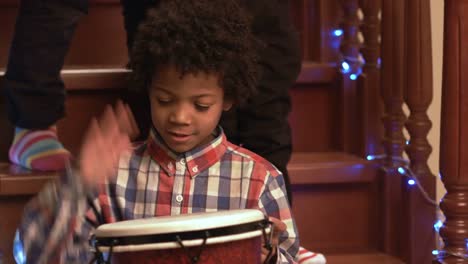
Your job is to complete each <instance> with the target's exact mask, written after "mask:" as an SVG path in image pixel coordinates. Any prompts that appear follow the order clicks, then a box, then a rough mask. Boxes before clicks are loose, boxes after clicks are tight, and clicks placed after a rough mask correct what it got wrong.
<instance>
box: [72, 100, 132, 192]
mask: <svg viewBox="0 0 468 264" xmlns="http://www.w3.org/2000/svg"><path fill="white" fill-rule="evenodd" d="M138 133H139V131H138V127H137V125H136V122H135V119H134V117H133V114H132V112H131V110H130V108H129V107H128V105H126V104H123V103H122V102H121V101H118V102H117V104H116V106H115V108H112V107H111V106H106V109H105V110H104V113H103V115H102V117H101V118H100V119H99V120H97V119H95V118H93V119H92V120H91V123H90V125H89V128H88V131H87V132H86V134H85V137H84V139H83V143H82V145H81V151H80V160H79V166H80V170H81V177H82V178H83V180H84V182H85V184H87V185H89V186H96V185H98V184H101V183H104V182H105V181H106V179H109V178H111V177H115V176H116V173H117V168H118V165H119V159H120V156H121V154H122V153H124V152H129V151H131V139H132V138H135V137H136V136H138Z"/></svg>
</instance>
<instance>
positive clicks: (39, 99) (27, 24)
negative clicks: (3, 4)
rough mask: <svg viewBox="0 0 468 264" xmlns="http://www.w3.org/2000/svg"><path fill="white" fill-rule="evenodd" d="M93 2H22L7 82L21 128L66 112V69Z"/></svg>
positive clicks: (12, 112) (10, 104) (9, 104)
mask: <svg viewBox="0 0 468 264" xmlns="http://www.w3.org/2000/svg"><path fill="white" fill-rule="evenodd" d="M87 5H88V3H87V1H86V0H74V1H72V0H65V1H64V0H61V1H60V0H56V1H53V0H48V1H38V0H23V1H21V5H20V10H19V14H18V18H17V21H16V27H15V34H14V37H13V41H12V44H11V48H10V57H9V61H8V65H7V71H6V74H5V79H4V83H3V85H4V91H5V95H6V98H7V109H8V116H9V119H10V121H11V122H12V123H13V124H14V125H15V126H18V127H22V128H28V129H44V128H47V127H49V126H50V125H52V124H54V123H55V122H56V121H57V120H59V119H60V118H62V117H63V116H64V100H65V90H64V85H63V82H62V80H61V78H60V70H61V69H62V67H63V63H64V58H65V55H66V53H67V51H68V48H69V45H70V41H71V39H72V36H73V32H74V30H75V28H76V25H77V23H78V20H79V18H80V17H81V16H82V15H83V14H85V13H86V12H87Z"/></svg>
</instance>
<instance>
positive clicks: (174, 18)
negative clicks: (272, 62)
mask: <svg viewBox="0 0 468 264" xmlns="http://www.w3.org/2000/svg"><path fill="white" fill-rule="evenodd" d="M250 23H251V18H250V17H249V15H248V14H247V13H246V12H245V11H244V10H243V9H242V7H240V6H239V4H238V3H237V2H236V0H162V1H160V3H159V4H158V5H157V6H156V7H155V8H153V9H150V10H149V11H148V13H147V15H146V18H145V20H144V22H143V23H142V24H141V25H140V26H139V28H138V32H137V34H136V37H135V42H134V44H133V48H132V50H131V53H130V63H129V68H130V69H132V74H131V77H130V80H131V82H132V83H131V85H132V86H133V87H134V88H135V89H137V90H140V91H141V90H147V89H148V88H149V87H150V86H151V83H152V78H153V77H154V76H155V74H156V73H157V72H156V70H157V69H159V67H161V66H167V65H173V66H175V67H176V69H177V70H178V71H179V72H180V73H181V74H182V75H184V74H187V73H193V74H196V73H198V72H206V73H209V74H211V73H214V74H217V75H218V76H220V86H221V87H223V89H224V94H225V98H227V99H230V100H233V102H234V103H237V104H241V103H243V102H245V101H246V99H248V98H249V96H250V95H252V94H253V93H254V92H255V91H256V84H257V81H258V78H259V64H258V56H257V49H258V48H259V47H260V46H261V44H260V42H259V41H258V40H257V39H255V37H254V36H253V34H252V32H251V27H250V25H251V24H250Z"/></svg>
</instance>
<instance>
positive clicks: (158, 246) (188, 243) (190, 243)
mask: <svg viewBox="0 0 468 264" xmlns="http://www.w3.org/2000/svg"><path fill="white" fill-rule="evenodd" d="M265 232H266V233H267V234H268V233H270V228H269V227H268V228H266V229H265ZM262 234H263V231H262V230H255V231H251V232H246V233H239V234H232V235H228V236H222V237H211V238H208V239H207V240H206V245H214V244H220V243H226V242H235V241H239V240H245V239H250V238H254V237H259V236H262ZM203 240H204V239H202V238H199V239H193V240H183V241H182V243H183V245H184V247H196V246H201V245H202V244H203ZM97 248H98V249H99V251H101V252H109V251H110V248H111V247H110V246H98V247H97ZM176 248H181V246H180V244H179V243H177V242H158V243H149V244H141V245H125V246H119V245H117V246H114V247H112V251H113V252H137V251H145V250H164V249H176Z"/></svg>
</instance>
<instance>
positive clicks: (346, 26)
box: [340, 0, 361, 74]
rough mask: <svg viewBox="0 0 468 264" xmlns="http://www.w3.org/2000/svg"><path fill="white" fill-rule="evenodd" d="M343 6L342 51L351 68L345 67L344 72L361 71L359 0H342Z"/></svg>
mask: <svg viewBox="0 0 468 264" xmlns="http://www.w3.org/2000/svg"><path fill="white" fill-rule="evenodd" d="M341 6H342V8H343V21H342V23H341V28H342V29H343V39H342V41H341V45H340V51H341V54H342V55H343V60H344V61H345V62H346V63H347V64H348V65H349V69H348V68H347V67H344V68H343V70H344V73H345V74H348V73H350V74H351V73H357V72H359V71H360V69H359V68H360V67H361V65H360V63H359V49H360V42H359V38H358V31H359V24H360V21H359V17H358V9H359V5H358V0H341Z"/></svg>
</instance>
